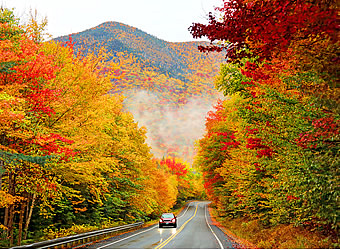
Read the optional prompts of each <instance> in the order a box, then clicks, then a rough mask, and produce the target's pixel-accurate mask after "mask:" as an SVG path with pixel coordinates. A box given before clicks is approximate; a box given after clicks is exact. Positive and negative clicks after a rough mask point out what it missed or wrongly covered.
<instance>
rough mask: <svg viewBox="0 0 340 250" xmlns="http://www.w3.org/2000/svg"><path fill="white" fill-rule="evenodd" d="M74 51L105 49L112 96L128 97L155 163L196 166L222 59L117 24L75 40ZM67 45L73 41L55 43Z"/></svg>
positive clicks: (79, 35) (78, 35) (193, 44)
mask: <svg viewBox="0 0 340 250" xmlns="http://www.w3.org/2000/svg"><path fill="white" fill-rule="evenodd" d="M71 36H72V39H73V41H74V42H75V45H74V48H75V51H79V50H80V51H82V52H84V53H87V52H88V51H90V50H93V49H98V48H105V49H106V50H107V52H108V53H109V55H110V56H109V58H108V62H110V61H111V62H115V63H116V64H117V65H119V69H117V70H116V71H115V72H113V73H114V74H115V75H116V76H117V79H115V80H113V82H112V91H111V93H119V94H123V95H124V96H126V100H125V102H124V105H125V107H126V109H127V110H128V111H130V112H131V113H132V114H133V116H134V118H135V120H136V121H137V122H138V123H139V125H141V126H145V127H146V128H147V131H148V132H147V137H148V139H147V142H148V143H149V145H151V147H152V152H153V153H154V155H155V156H156V157H159V158H160V157H162V156H165V155H168V156H176V157H181V158H183V159H185V160H187V161H188V162H192V158H193V156H194V154H195V152H194V146H193V144H194V141H195V140H196V139H198V138H199V137H201V136H202V134H203V133H204V129H203V128H204V120H205V116H206V113H207V112H208V111H209V110H210V109H211V108H212V105H213V103H214V102H215V101H216V99H217V98H219V97H221V94H219V93H218V92H217V91H216V89H215V88H214V77H215V76H216V75H217V74H218V72H219V67H220V64H221V62H223V61H224V56H223V54H218V53H210V54H204V53H201V52H199V50H198V48H197V47H198V45H206V44H208V43H207V42H201V41H200V42H176V43H174V42H167V41H164V40H161V39H159V38H157V37H155V36H152V35H149V34H147V33H146V32H144V31H142V30H140V29H138V28H134V27H131V26H128V25H125V24H122V23H119V22H105V23H103V24H100V25H98V26H96V27H94V28H91V29H88V30H85V31H83V32H79V33H75V34H71ZM55 40H56V41H60V42H66V41H68V40H69V36H63V37H59V38H57V39H55Z"/></svg>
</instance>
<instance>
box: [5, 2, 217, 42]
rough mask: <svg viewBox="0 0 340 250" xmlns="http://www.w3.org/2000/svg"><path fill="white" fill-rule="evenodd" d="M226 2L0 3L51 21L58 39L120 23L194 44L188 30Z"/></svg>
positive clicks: (23, 14) (21, 14)
mask: <svg viewBox="0 0 340 250" xmlns="http://www.w3.org/2000/svg"><path fill="white" fill-rule="evenodd" d="M222 2H223V1H222V0H0V3H1V4H2V6H4V7H6V8H15V14H16V16H18V17H20V18H25V17H26V18H27V14H28V13H29V10H30V8H31V9H33V10H35V9H36V10H37V11H38V15H39V16H40V19H41V18H42V17H45V16H46V17H47V19H48V28H47V31H48V32H49V33H50V34H51V35H52V36H53V37H58V36H62V35H67V34H70V33H76V32H80V31H83V30H86V29H89V28H92V27H95V26H97V25H99V24H101V23H103V22H107V21H117V22H121V23H124V24H128V25H131V26H134V27H136V28H139V29H141V30H143V31H145V32H147V33H149V34H151V35H154V36H156V37H158V38H160V39H163V40H166V41H169V42H184V41H193V40H194V39H193V38H192V36H191V35H190V33H189V31H188V27H189V26H191V24H192V23H193V22H199V23H207V14H208V13H209V12H210V11H213V10H214V7H217V6H221V5H222Z"/></svg>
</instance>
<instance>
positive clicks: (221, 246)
mask: <svg viewBox="0 0 340 250" xmlns="http://www.w3.org/2000/svg"><path fill="white" fill-rule="evenodd" d="M207 207H208V204H206V205H205V213H204V215H205V221H206V222H207V225H208V227H209V228H210V230H211V232H212V233H213V235H214V236H215V238H216V240H217V242H218V244H219V245H220V248H221V249H224V248H223V245H222V243H221V241H220V239H219V238H218V237H217V235H216V234H215V233H214V231H213V230H212V228H211V226H210V225H209V222H208V219H207Z"/></svg>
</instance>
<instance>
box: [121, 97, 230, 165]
mask: <svg viewBox="0 0 340 250" xmlns="http://www.w3.org/2000/svg"><path fill="white" fill-rule="evenodd" d="M218 98H220V99H222V98H223V96H222V95H219V96H216V99H213V100H212V97H211V96H210V97H207V98H205V97H192V98H190V99H188V102H187V103H186V104H184V105H182V106H178V105H175V104H167V105H165V104H162V103H161V99H160V98H159V97H158V95H157V94H156V93H151V92H148V91H144V90H142V91H138V92H136V93H134V95H130V97H129V98H128V99H127V100H126V102H125V106H126V108H127V109H128V111H129V112H131V113H132V114H133V116H134V119H135V121H136V122H137V123H138V125H139V127H141V126H145V127H146V129H147V144H148V145H149V146H151V148H152V149H151V152H152V153H153V154H154V156H155V157H156V158H162V157H163V156H167V155H168V156H175V157H179V158H182V159H184V160H186V161H187V162H189V163H192V160H193V156H194V153H195V152H194V142H195V140H198V139H199V138H201V137H202V136H203V134H204V130H205V117H206V115H207V112H209V111H210V110H212V109H213V106H214V105H215V104H216V102H217V99H218Z"/></svg>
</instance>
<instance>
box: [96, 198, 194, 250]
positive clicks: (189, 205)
mask: <svg viewBox="0 0 340 250" xmlns="http://www.w3.org/2000/svg"><path fill="white" fill-rule="evenodd" d="M190 205H191V203H190V204H189V205H188V206H187V209H186V210H185V211H184V214H182V215H181V216H180V217H178V218H181V217H182V216H184V215H185V213H186V212H187V211H188V208H189V207H190ZM156 227H157V225H156V226H153V227H152V228H150V229H148V230H145V231H142V232H139V233H136V234H133V235H130V236H128V237H126V238H124V239H120V240H117V241H115V242H112V243H110V244H107V245H104V246H101V247H98V248H97V249H102V248H105V247H107V246H110V245H113V244H116V243H118V242H121V241H123V240H127V239H129V238H132V237H134V236H136V235H139V234H142V233H145V232H148V231H150V230H152V229H154V228H156Z"/></svg>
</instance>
